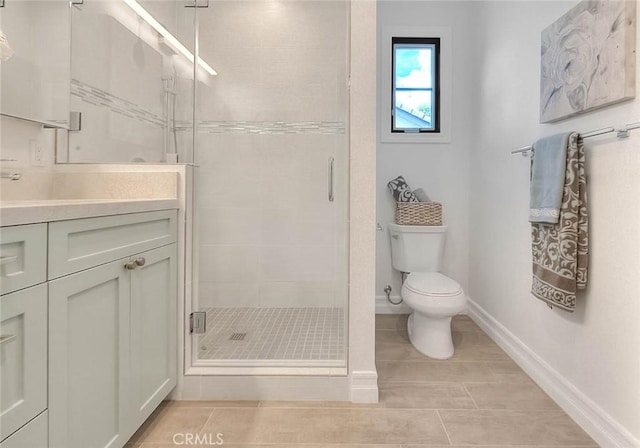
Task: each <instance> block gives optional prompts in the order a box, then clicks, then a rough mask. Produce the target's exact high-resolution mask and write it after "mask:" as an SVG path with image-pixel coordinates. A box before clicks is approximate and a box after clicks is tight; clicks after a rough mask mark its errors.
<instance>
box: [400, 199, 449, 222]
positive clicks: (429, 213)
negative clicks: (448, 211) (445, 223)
mask: <svg viewBox="0 0 640 448" xmlns="http://www.w3.org/2000/svg"><path fill="white" fill-rule="evenodd" d="M396 224H401V225H405V226H441V225H442V204H441V203H439V202H396Z"/></svg>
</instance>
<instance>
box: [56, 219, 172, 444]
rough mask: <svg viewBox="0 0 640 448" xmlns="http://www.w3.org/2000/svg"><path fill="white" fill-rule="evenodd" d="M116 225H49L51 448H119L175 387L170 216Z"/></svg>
mask: <svg viewBox="0 0 640 448" xmlns="http://www.w3.org/2000/svg"><path fill="white" fill-rule="evenodd" d="M138 215H140V216H138ZM113 218H116V217H107V218H90V219H84V220H73V221H68V222H65V221H61V222H58V223H52V224H50V238H55V240H56V242H55V243H53V246H55V247H57V248H58V250H56V251H53V252H51V251H50V253H49V263H50V266H51V262H52V260H54V262H55V263H57V266H56V268H53V272H56V273H58V274H60V275H63V276H61V277H60V278H56V279H52V280H50V284H49V361H50V362H49V447H50V448H94V447H95V448H103V447H110V448H115V447H122V446H123V445H124V444H125V443H126V442H127V440H128V439H129V438H130V437H131V435H133V433H134V432H135V431H136V429H137V428H138V427H139V426H140V425H141V424H142V423H143V422H144V420H145V419H146V418H147V417H148V416H149V415H150V414H151V412H152V411H153V410H154V409H155V408H156V407H157V406H158V404H160V402H161V401H162V399H164V398H165V397H166V395H167V394H168V393H169V392H170V391H171V389H172V388H173V387H174V386H175V384H176V374H177V371H176V369H177V364H176V310H177V300H176V297H177V260H176V244H175V240H176V231H175V230H176V213H175V212H174V211H170V212H151V213H144V214H135V215H123V216H120V217H117V218H119V219H113ZM132 234H134V235H136V234H137V235H138V236H137V237H132ZM54 235H55V237H54ZM61 238H62V239H63V240H64V239H66V242H64V241H62V242H61V241H60V239H61ZM167 243H169V244H167ZM154 246H158V247H156V248H151V249H149V248H150V247H154ZM50 247H51V246H50ZM141 248H142V249H148V250H144V251H143V252H138V251H137V249H141ZM123 251H128V252H129V256H127V257H122V258H117V259H115V260H113V261H108V262H106V263H103V264H100V265H98V266H95V267H90V268H88V269H83V270H81V271H79V272H75V273H72V274H70V275H64V274H66V273H67V272H68V270H69V269H71V268H69V267H70V266H73V267H74V268H76V269H79V268H84V267H86V264H87V260H98V262H104V261H107V260H108V258H109V257H118V256H120V255H122V254H123ZM78 260H84V261H82V262H79V261H78ZM83 263H84V264H83ZM51 270H52V269H50V272H51Z"/></svg>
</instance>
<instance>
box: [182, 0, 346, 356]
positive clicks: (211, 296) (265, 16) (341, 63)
mask: <svg viewBox="0 0 640 448" xmlns="http://www.w3.org/2000/svg"><path fill="white" fill-rule="evenodd" d="M197 14H198V22H199V24H198V28H199V36H198V37H199V54H200V57H202V58H203V59H204V60H206V61H208V62H209V63H210V64H211V65H212V66H213V67H214V68H215V70H216V71H217V72H218V74H217V76H214V77H212V78H211V79H209V80H208V82H206V83H205V82H203V81H200V82H199V83H198V85H197V123H198V127H197V129H198V130H197V144H196V146H195V151H196V152H195V162H196V167H195V183H194V192H195V193H194V194H195V215H196V216H195V223H196V231H195V232H196V233H195V239H194V252H195V257H194V267H195V268H194V269H195V272H194V278H193V310H194V311H199V312H201V313H203V315H205V316H206V332H205V333H202V334H197V335H194V336H193V337H192V345H193V346H192V352H191V354H192V359H193V360H194V362H193V365H198V366H212V367H215V366H218V367H219V366H236V367H237V366H278V367H289V366H291V367H297V366H305V367H308V366H314V367H340V366H345V365H346V339H347V334H346V328H347V326H346V322H347V311H348V308H347V304H348V292H347V291H348V288H347V285H348V265H347V249H348V248H347V244H348V234H347V230H348V222H347V219H348V160H349V157H348V144H347V142H348V135H347V132H346V128H347V127H346V123H345V122H346V117H347V98H348V90H347V76H348V72H347V67H348V64H347V61H348V54H347V31H348V28H347V26H348V20H347V18H348V3H346V2H340V1H335V2H334V1H330V2H327V1H305V2H275V1H272V2H265V1H242V2H235V1H219V2H218V1H216V2H211V3H210V4H209V7H208V8H198V12H197Z"/></svg>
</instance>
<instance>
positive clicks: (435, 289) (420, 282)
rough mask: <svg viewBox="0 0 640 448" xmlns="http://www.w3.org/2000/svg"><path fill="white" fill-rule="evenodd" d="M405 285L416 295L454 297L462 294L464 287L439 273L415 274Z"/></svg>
mask: <svg viewBox="0 0 640 448" xmlns="http://www.w3.org/2000/svg"><path fill="white" fill-rule="evenodd" d="M404 283H405V286H406V287H407V288H408V289H409V290H411V291H413V292H415V293H416V294H423V295H429V296H454V295H458V294H460V293H462V287H461V286H460V284H459V283H458V282H456V281H455V280H453V279H451V278H449V277H447V276H446V275H443V274H441V273H439V272H413V273H411V274H409V276H408V277H407V279H406V280H405V282H404Z"/></svg>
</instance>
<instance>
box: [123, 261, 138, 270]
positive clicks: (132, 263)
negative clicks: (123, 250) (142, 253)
mask: <svg viewBox="0 0 640 448" xmlns="http://www.w3.org/2000/svg"><path fill="white" fill-rule="evenodd" d="M137 267H138V264H137V263H136V262H135V261H130V262H128V263H125V264H124V268H125V269H127V270H129V271H133V270H134V269H135V268H137Z"/></svg>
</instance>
